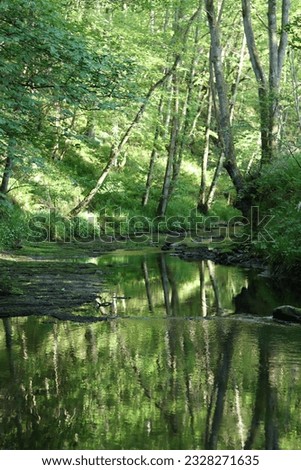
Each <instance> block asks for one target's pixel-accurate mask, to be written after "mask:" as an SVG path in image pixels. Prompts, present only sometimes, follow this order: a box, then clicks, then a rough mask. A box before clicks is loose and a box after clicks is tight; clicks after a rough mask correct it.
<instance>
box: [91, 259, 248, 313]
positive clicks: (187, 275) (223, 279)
mask: <svg viewBox="0 0 301 470" xmlns="http://www.w3.org/2000/svg"><path fill="white" fill-rule="evenodd" d="M108 264H109V266H110V280H109V287H108V288H109V290H110V292H111V293H113V294H117V296H125V297H130V298H131V300H128V301H126V302H120V303H119V307H120V313H121V314H122V313H127V314H130V315H133V314H135V315H145V314H146V312H148V311H149V310H151V311H152V313H153V314H155V315H157V316H165V315H166V314H168V315H169V316H170V315H174V316H179V315H180V316H189V317H190V316H193V317H195V316H206V315H207V313H211V314H213V313H214V312H215V311H216V310H217V309H216V307H217V306H220V313H231V312H233V310H234V307H233V298H234V297H235V296H237V295H238V294H239V293H240V291H241V289H242V287H247V285H248V284H247V278H246V275H245V273H244V272H243V271H241V270H239V269H236V268H226V267H224V266H214V264H213V263H211V262H210V261H208V262H203V263H199V264H198V263H185V262H182V261H179V260H178V259H177V258H175V257H172V256H166V255H164V254H153V255H151V256H150V255H147V256H142V255H133V254H128V255H122V254H121V255H114V256H109V257H105V258H104V259H103V258H100V266H106V265H108ZM202 277H203V280H202V279H201V278H202ZM201 284H202V288H203V290H205V291H206V302H205V303H206V305H203V306H202V304H203V302H202V299H201V297H200V287H201ZM169 304H170V305H169ZM177 304H179V305H178V308H177ZM179 306H180V308H179ZM205 307H207V308H205Z"/></svg>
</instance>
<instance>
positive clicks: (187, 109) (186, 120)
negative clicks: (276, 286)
mask: <svg viewBox="0 0 301 470" xmlns="http://www.w3.org/2000/svg"><path fill="white" fill-rule="evenodd" d="M199 37H200V24H199V23H197V25H196V30H195V37H194V52H193V57H192V61H191V66H190V71H189V77H188V85H187V94H186V99H185V103H184V106H183V113H182V126H181V129H180V132H181V137H180V144H179V151H178V156H177V158H176V159H175V162H174V169H173V175H172V185H171V188H170V196H171V194H172V191H173V190H174V188H175V186H176V183H177V180H178V177H179V175H180V171H181V166H182V159H183V153H184V149H185V143H186V139H187V137H188V136H187V134H188V129H189V126H190V116H191V105H192V99H193V90H194V79H195V76H196V68H197V65H198V62H199V57H200V53H199V50H198V49H199ZM170 196H169V197H170Z"/></svg>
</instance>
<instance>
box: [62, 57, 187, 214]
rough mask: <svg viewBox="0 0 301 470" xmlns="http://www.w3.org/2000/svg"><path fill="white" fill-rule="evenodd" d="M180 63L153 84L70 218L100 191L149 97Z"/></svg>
mask: <svg viewBox="0 0 301 470" xmlns="http://www.w3.org/2000/svg"><path fill="white" fill-rule="evenodd" d="M179 62H180V56H179V55H178V56H177V57H176V58H175V61H174V64H173V66H172V68H171V69H169V70H168V71H167V72H166V73H165V74H164V75H163V77H162V78H160V80H158V81H157V82H156V83H154V84H153V85H152V86H151V87H150V89H149V92H148V93H147V95H146V97H145V100H144V103H143V104H142V105H141V107H140V109H139V111H138V113H137V114H136V116H135V118H134V120H133V121H132V123H131V124H130V126H129V127H128V129H127V130H126V132H125V134H124V135H123V137H122V139H121V141H120V142H119V144H118V146H117V147H112V148H111V152H110V156H109V160H108V163H107V165H106V167H105V168H104V170H103V172H102V174H101V175H100V177H99V179H98V181H97V183H96V185H95V186H94V188H93V189H92V190H91V191H90V192H89V194H88V195H87V196H86V197H85V198H84V199H83V200H82V201H81V202H80V203H79V204H78V205H77V206H76V207H75V208H74V209H72V211H71V212H70V215H71V216H72V217H75V216H77V215H78V214H79V213H80V212H81V211H82V210H84V209H85V208H86V207H87V206H88V205H89V204H90V202H91V201H92V200H93V199H94V197H95V196H96V194H97V193H98V191H99V190H100V188H101V187H102V185H103V183H104V182H105V180H106V178H107V176H108V175H109V173H110V171H111V169H112V168H113V167H114V165H115V162H116V160H117V158H118V157H119V155H120V153H121V151H122V150H123V148H124V146H125V145H126V144H127V142H128V140H129V138H130V136H131V134H132V132H133V130H134V129H135V127H136V126H137V124H138V123H139V122H140V120H141V118H142V116H143V114H144V112H145V110H146V107H147V104H148V102H149V100H150V98H151V96H152V95H153V93H154V92H155V91H156V90H157V88H159V87H160V86H161V85H163V84H164V83H165V81H166V80H167V78H168V77H169V76H170V75H171V74H172V73H173V72H174V70H175V69H176V68H177V66H178V64H179Z"/></svg>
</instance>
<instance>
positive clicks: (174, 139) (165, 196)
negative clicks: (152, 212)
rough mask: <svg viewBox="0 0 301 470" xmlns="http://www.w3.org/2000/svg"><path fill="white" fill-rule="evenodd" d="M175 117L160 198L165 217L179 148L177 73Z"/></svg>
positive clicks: (174, 100) (174, 84)
mask: <svg viewBox="0 0 301 470" xmlns="http://www.w3.org/2000/svg"><path fill="white" fill-rule="evenodd" d="M173 97H174V98H173V117H172V125H171V134H170V143H169V148H168V156H167V162H166V169H165V176H164V182H163V188H162V194H161V197H160V201H159V205H158V209H157V215H158V216H160V217H164V216H165V214H166V210H167V204H168V201H169V196H170V187H171V183H172V170H173V164H174V160H175V156H176V152H177V146H178V134H179V84H178V78H177V75H176V73H175V74H174V76H173Z"/></svg>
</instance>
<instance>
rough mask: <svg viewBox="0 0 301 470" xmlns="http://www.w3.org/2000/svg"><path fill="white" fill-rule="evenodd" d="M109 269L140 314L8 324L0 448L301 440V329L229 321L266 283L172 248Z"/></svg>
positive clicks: (266, 301) (109, 260) (126, 309)
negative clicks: (101, 320) (187, 258)
mask: <svg viewBox="0 0 301 470" xmlns="http://www.w3.org/2000/svg"><path fill="white" fill-rule="evenodd" d="M92 261H93V260H90V263H91V262H92ZM93 262H94V261H93ZM99 264H100V268H101V270H105V271H107V272H108V274H110V278H109V282H108V285H107V290H108V292H107V293H106V294H104V295H106V296H108V298H110V297H111V298H112V296H113V294H116V297H117V298H118V297H133V298H132V299H127V298H123V299H117V300H116V302H115V303H116V305H114V308H115V309H117V310H118V312H116V313H118V314H119V315H122V314H126V315H133V316H134V317H140V319H137V318H136V319H134V318H132V319H123V320H118V321H116V322H112V323H108V324H93V325H80V326H79V325H74V324H71V323H57V322H54V321H52V320H51V321H49V322H46V321H43V320H42V319H39V318H35V317H28V318H22V319H21V318H18V319H8V318H6V319H3V320H2V324H1V327H0V384H1V385H0V402H1V405H0V410H1V411H0V421H1V427H0V447H1V448H4V449H5V448H6V449H14V448H16V449H34V448H36V449H121V448H125V449H202V448H210V449H213V448H223V449H240V448H243V447H246V448H254V449H261V448H278V447H279V448H284V449H294V448H296V449H297V448H300V441H301V440H300V437H301V424H300V423H301V412H300V409H301V407H300V396H301V361H300V352H301V351H300V349H301V348H300V345H301V329H300V328H299V327H284V326H279V325H273V324H272V323H271V322H268V323H265V322H266V320H264V322H263V320H260V318H258V320H257V321H256V322H254V320H253V321H250V320H248V321H247V322H246V321H244V318H245V317H243V316H240V317H237V316H235V315H232V316H230V317H229V318H222V317H223V315H224V314H228V313H234V311H236V312H237V311H241V312H242V313H243V312H245V313H248V312H249V311H252V310H253V309H257V311H258V312H259V313H262V312H263V313H266V311H267V310H268V309H269V308H270V305H272V304H273V303H275V302H276V300H275V299H276V298H277V295H279V293H276V292H275V291H274V290H273V289H272V288H271V286H269V283H268V282H267V281H266V280H265V281H264V282H263V281H262V280H260V283H259V287H258V279H257V278H256V277H255V276H254V275H253V274H252V273H248V274H246V273H245V272H243V271H241V270H239V269H235V268H226V267H221V266H214V265H213V264H212V263H210V262H202V263H199V264H198V263H191V264H190V263H184V262H181V261H179V260H177V259H175V258H173V257H170V256H165V255H161V254H154V255H151V256H144V255H137V256H135V255H129V256H123V255H122V256H121V255H118V256H116V255H115V256H110V257H103V258H101V260H100V261H99ZM117 267H118V268H117ZM278 291H280V289H278ZM256 294H257V296H256ZM281 295H282V294H281ZM281 298H282V297H281ZM233 299H235V302H234V301H233ZM254 299H256V302H255V300H254ZM112 308H113V307H112ZM94 314H95V312H94ZM166 316H167V317H169V318H165V319H164V318H163V317H166ZM217 316H220V317H219V318H212V317H217ZM145 317H147V318H145ZM196 317H198V318H197V319H196ZM200 317H207V319H202V318H200ZM193 318H194V319H193ZM238 318H240V321H238Z"/></svg>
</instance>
